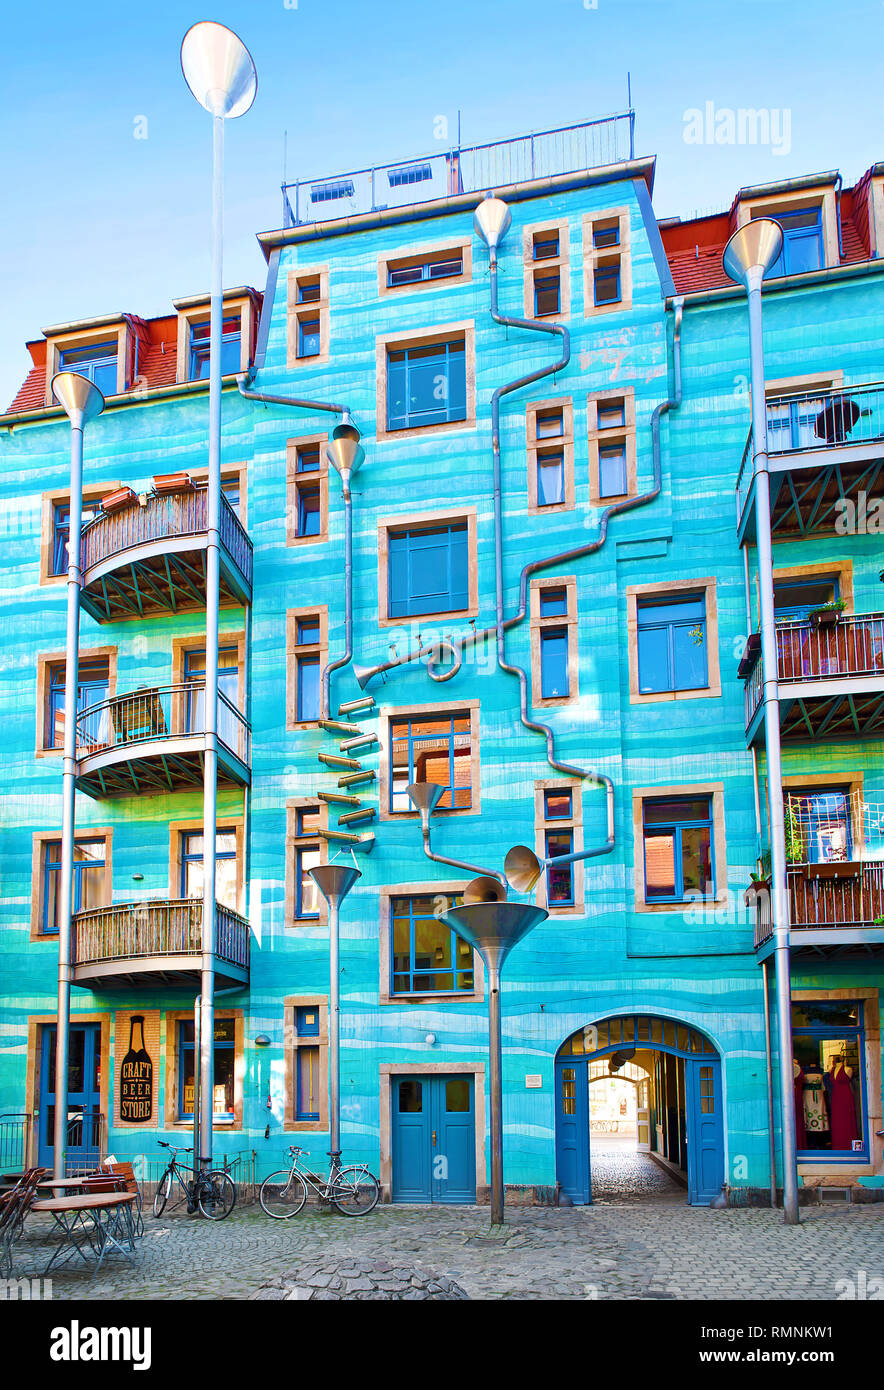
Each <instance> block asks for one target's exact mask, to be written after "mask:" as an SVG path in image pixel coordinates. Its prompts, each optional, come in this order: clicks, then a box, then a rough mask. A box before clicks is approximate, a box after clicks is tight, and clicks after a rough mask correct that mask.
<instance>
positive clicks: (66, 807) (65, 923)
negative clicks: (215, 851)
mask: <svg viewBox="0 0 884 1390" xmlns="http://www.w3.org/2000/svg"><path fill="white" fill-rule="evenodd" d="M52 394H53V396H54V397H55V399H56V400H57V401H58V403H59V405H60V406H62V408H63V409H64V411H65V413H66V414H67V417H68V419H69V420H70V422H71V500H70V516H69V522H68V594H67V598H68V607H67V630H66V634H65V650H64V762H63V771H62V802H61V883H60V885H59V895H60V896H59V908H58V1016H57V1020H56V1028H55V1122H54V1125H53V1158H52V1167H53V1172H54V1174H55V1177H57V1178H63V1177H64V1175H65V1174H64V1170H65V1157H66V1150H67V1124H68V1044H69V1035H70V1023H71V910H72V907H73V896H74V799H75V791H76V781H77V761H76V758H77V686H78V684H79V653H78V644H79V637H80V589H81V587H82V583H83V578H82V575H81V574H80V531H81V529H82V522H83V431H84V429H85V428H86V425H87V424H88V423H89V421H90V420H94V419H95V418H96V416H97V415H100V414H101V412H102V411H103V410H104V396H103V395H102V394H101V392H100V391H99V389H98V387H97V386H96V385H95V384H94V383H93V382H91V381H89V380H88V378H87V377H85V376H80V374H79V372H57V373H56V375H55V376H54V377H53V378H52Z"/></svg>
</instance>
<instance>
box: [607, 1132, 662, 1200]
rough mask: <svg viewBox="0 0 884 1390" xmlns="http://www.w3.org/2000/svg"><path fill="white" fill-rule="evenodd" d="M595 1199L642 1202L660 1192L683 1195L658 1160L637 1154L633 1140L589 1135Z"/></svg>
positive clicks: (660, 1194) (660, 1193)
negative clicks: (590, 1136) (656, 1161)
mask: <svg viewBox="0 0 884 1390" xmlns="http://www.w3.org/2000/svg"><path fill="white" fill-rule="evenodd" d="M591 1161H592V1199H593V1201H594V1202H605V1203H607V1202H625V1201H630V1200H639V1201H643V1200H645V1199H646V1198H648V1197H651V1196H654V1195H659V1196H668V1197H678V1196H681V1197H682V1199H683V1198H684V1188H683V1187H680V1186H679V1184H678V1183H677V1182H676V1181H675V1179H674V1178H671V1177H670V1176H669V1174H668V1173H666V1172H665V1171H664V1170H663V1169H662V1168H661V1167H660V1165H659V1164H658V1163H655V1162H654V1160H653V1159H652V1158H649V1157H648V1155H647V1154H645V1153H639V1152H638V1150H637V1149H636V1147H635V1141H634V1140H632V1141H630V1140H626V1141H623V1140H617V1139H608V1138H599V1137H597V1136H596V1135H593V1136H592V1157H591Z"/></svg>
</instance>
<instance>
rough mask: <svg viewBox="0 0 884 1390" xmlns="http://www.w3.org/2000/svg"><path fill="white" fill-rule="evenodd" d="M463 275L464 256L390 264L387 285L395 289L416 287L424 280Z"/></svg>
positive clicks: (444, 278) (445, 278)
mask: <svg viewBox="0 0 884 1390" xmlns="http://www.w3.org/2000/svg"><path fill="white" fill-rule="evenodd" d="M462 274H463V255H462V254H461V253H459V254H458V255H456V256H446V257H444V258H434V259H428V260H426V261H420V262H418V263H411V264H408V265H402V264H393V263H390V264H388V266H387V285H388V286H389V287H390V288H391V289H395V288H396V287H397V286H399V285H416V284H419V283H420V282H421V281H422V280H447V279H448V278H449V277H450V276H452V275H462Z"/></svg>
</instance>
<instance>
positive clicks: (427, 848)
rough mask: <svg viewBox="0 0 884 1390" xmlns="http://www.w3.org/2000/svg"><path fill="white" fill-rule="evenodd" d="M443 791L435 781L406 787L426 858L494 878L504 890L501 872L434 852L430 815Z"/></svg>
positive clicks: (414, 783) (504, 883)
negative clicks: (416, 814) (419, 827)
mask: <svg viewBox="0 0 884 1390" xmlns="http://www.w3.org/2000/svg"><path fill="white" fill-rule="evenodd" d="M444 793H445V788H444V787H440V786H439V785H438V784H437V783H436V782H412V783H411V785H410V786H409V788H408V795H409V797H410V799H411V804H412V806H413V807H414V809H415V810H416V811H419V812H420V818H421V835H422V836H423V841H424V854H425V855H426V856H427V858H428V859H432V860H433V862H434V863H436V864H450V865H451V866H452V868H455V869H467V870H468V871H469V872H470V873H471V874H479V875H480V876H481V877H483V878H490V879H495V880H496V881H497V882H498V883H501V884H502V885H503V888H504V892H505V891H506V879H505V878H504V876H503V874H500V873H495V872H494V870H493V869H482V868H480V867H479V866H478V865H477V864H467V863H465V862H464V860H462V859H448V858H447V857H446V856H445V855H444V854H435V853H434V852H433V849H432V847H431V845H430V816H431V815H432V814H433V811H434V809H435V807H436V803H437V802H438V800H439V798H440V797H441V796H443V795H444Z"/></svg>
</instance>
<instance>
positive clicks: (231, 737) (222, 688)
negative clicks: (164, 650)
mask: <svg viewBox="0 0 884 1390" xmlns="http://www.w3.org/2000/svg"><path fill="white" fill-rule="evenodd" d="M184 684H185V685H186V686H187V691H186V695H185V701H186V705H185V730H186V732H187V733H189V734H200V733H202V732H203V731H204V729H205V709H206V653H205V649H204V648H203V649H202V650H200V649H198V648H196V649H191V650H190V651H186V652H185V653H184ZM218 693H219V695H223V696H224V698H225V699H226V700H229V701H230V703H231V704H232V705H233V706H234V707H235V708H237V709H238V708H239V653H238V652H237V649H236V647H219V648H218ZM238 727H239V726H238V722H237V720H236V716H235V715H234V714H232V713H231V711H230V710H229V709H227V707H226V705H225V704H224V703H223V701H219V702H218V732H219V734H220V735H221V737H222V738H223V739H225V741H226V742H227V744H228V745H229V747H231V748H234V749H235V748H237V747H238V746H239V742H238Z"/></svg>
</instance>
